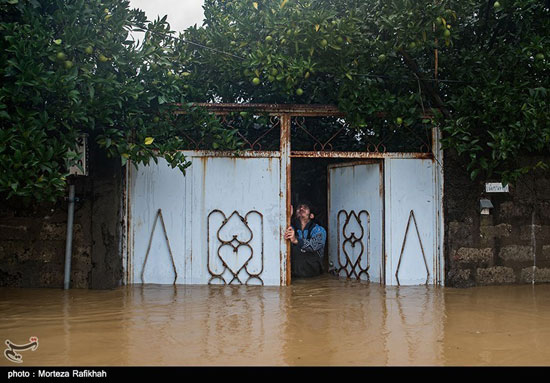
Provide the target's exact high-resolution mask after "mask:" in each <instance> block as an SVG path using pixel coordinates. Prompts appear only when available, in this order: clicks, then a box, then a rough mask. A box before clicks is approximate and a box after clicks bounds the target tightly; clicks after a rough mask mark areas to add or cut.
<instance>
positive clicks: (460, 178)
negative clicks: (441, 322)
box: [444, 151, 550, 287]
mask: <svg viewBox="0 0 550 383" xmlns="http://www.w3.org/2000/svg"><path fill="white" fill-rule="evenodd" d="M539 160H545V161H546V163H550V158H525V159H523V160H521V161H520V162H521V163H522V164H529V163H536V162H537V161H539ZM486 181H487V182H491V180H480V181H475V182H474V181H471V180H470V178H469V175H468V172H467V171H466V166H465V165H464V162H463V161H462V160H461V159H459V158H458V157H457V155H456V154H455V153H454V152H453V151H447V152H446V154H445V195H444V210H445V258H446V259H445V266H446V285H447V286H453V287H470V286H481V285H501V284H522V283H533V282H534V283H544V282H550V171H537V172H535V173H532V174H527V175H526V176H524V177H523V178H522V179H520V180H519V181H518V182H517V183H516V184H514V185H510V191H509V193H486V192H485V182H486ZM480 198H488V199H490V200H491V202H492V204H493V206H494V208H493V209H491V214H490V215H481V214H480V207H479V200H480Z"/></svg>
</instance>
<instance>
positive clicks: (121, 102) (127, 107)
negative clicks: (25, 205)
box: [0, 0, 231, 201]
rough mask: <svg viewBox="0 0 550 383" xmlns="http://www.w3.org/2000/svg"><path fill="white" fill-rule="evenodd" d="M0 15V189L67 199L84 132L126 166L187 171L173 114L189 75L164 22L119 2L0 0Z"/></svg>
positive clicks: (6, 192)
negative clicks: (156, 164)
mask: <svg viewBox="0 0 550 383" xmlns="http://www.w3.org/2000/svg"><path fill="white" fill-rule="evenodd" d="M0 12H1V15H2V16H1V20H0V34H1V37H0V63H1V65H0V78H2V88H1V89H0V124H1V127H2V129H1V131H0V193H2V194H3V195H5V196H7V198H10V197H14V196H18V197H23V198H27V199H35V200H39V201H40V200H51V201H53V200H55V199H56V198H57V197H58V196H60V195H62V194H63V192H64V189H65V185H66V177H67V176H68V171H67V169H68V168H69V166H70V165H72V164H76V161H77V160H78V158H77V156H76V155H75V154H74V149H75V143H76V139H77V137H78V136H79V135H81V134H82V133H86V134H89V136H90V139H91V140H94V141H95V142H97V143H98V144H99V146H100V147H101V148H103V149H104V150H105V153H106V155H108V156H113V157H119V158H120V159H121V161H122V163H123V164H125V163H126V161H127V160H133V161H134V163H136V164H137V163H148V162H149V161H150V160H151V159H153V160H155V161H156V159H157V156H161V157H164V158H166V159H167V160H168V162H169V164H170V165H172V166H173V167H176V166H177V167H179V168H180V169H181V170H184V169H185V168H186V167H187V166H188V165H189V162H188V161H187V160H186V159H185V158H184V157H183V155H182V153H181V152H178V151H176V149H179V148H180V147H181V145H182V142H183V139H182V137H180V136H179V135H178V134H177V133H178V132H177V126H176V125H175V124H173V119H174V118H173V115H172V114H171V113H170V112H171V110H172V109H173V108H174V105H173V104H174V103H181V102H184V100H185V88H184V86H185V84H184V82H185V79H184V77H183V76H180V74H181V72H180V70H179V68H178V67H176V66H175V65H174V63H177V62H178V61H179V52H177V51H175V50H174V44H173V39H171V38H170V36H169V25H168V24H167V23H166V17H164V18H162V19H159V20H156V21H154V22H152V23H149V22H147V20H146V17H145V15H144V13H143V12H142V11H139V10H136V9H130V8H129V4H128V1H119V0H101V1H100V0H91V1H85V0H54V1H51V0H20V1H18V0H0ZM132 30H141V31H145V36H144V39H143V41H142V42H141V43H139V44H138V43H137V42H136V41H133V39H132V37H131V35H130V32H131V31H132ZM194 117H195V120H196V121H198V122H199V124H198V125H197V129H201V127H204V126H212V125H213V123H212V119H211V118H209V116H207V115H204V114H201V113H199V112H195V113H194ZM201 119H202V120H204V121H203V122H201ZM205 121H206V122H208V123H205ZM226 141H227V140H225V141H224V143H223V144H227V143H226ZM229 144H231V143H229Z"/></svg>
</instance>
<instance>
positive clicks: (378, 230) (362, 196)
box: [328, 161, 384, 283]
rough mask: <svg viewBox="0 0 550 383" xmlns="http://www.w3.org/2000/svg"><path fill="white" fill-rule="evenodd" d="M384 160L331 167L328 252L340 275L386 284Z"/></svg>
mask: <svg viewBox="0 0 550 383" xmlns="http://www.w3.org/2000/svg"><path fill="white" fill-rule="evenodd" d="M382 166H383V163H382V161H369V162H365V161H363V162H354V163H343V164H334V165H329V167H328V217H329V221H328V222H329V224H328V239H329V242H328V249H329V261H330V267H331V268H332V269H334V271H335V272H336V273H337V275H339V276H341V277H347V278H351V279H358V280H366V281H367V280H368V281H371V282H378V283H384V262H383V248H384V247H383V243H384V242H383V241H384V235H383V230H382V228H383V216H384V214H383V210H384V203H383V195H384V186H383V185H384V183H383V172H382Z"/></svg>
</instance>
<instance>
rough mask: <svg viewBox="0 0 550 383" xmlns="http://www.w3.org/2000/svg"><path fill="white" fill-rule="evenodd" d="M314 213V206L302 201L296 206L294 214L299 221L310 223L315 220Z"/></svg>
mask: <svg viewBox="0 0 550 383" xmlns="http://www.w3.org/2000/svg"><path fill="white" fill-rule="evenodd" d="M314 211H315V210H314V208H313V205H312V204H311V203H310V202H308V201H300V203H298V205H296V209H295V211H294V214H295V215H296V218H298V219H299V220H304V221H310V220H312V219H313V218H315V214H314Z"/></svg>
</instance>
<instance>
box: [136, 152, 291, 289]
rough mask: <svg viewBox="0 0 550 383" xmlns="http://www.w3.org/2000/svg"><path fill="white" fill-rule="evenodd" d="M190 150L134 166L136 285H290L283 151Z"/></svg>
mask: <svg viewBox="0 0 550 383" xmlns="http://www.w3.org/2000/svg"><path fill="white" fill-rule="evenodd" d="M185 155H186V157H188V158H189V159H190V160H191V161H192V165H191V166H190V167H189V168H188V169H186V174H185V175H183V174H182V173H181V172H180V171H179V170H178V169H171V168H170V167H169V166H167V163H166V161H165V160H164V159H159V163H158V165H155V164H150V165H149V166H139V169H138V170H135V169H133V168H132V169H131V173H130V175H129V192H128V194H129V196H128V199H129V202H128V205H129V214H128V217H129V219H128V221H129V233H128V245H127V246H128V249H127V254H128V258H127V262H126V270H127V274H126V278H127V280H128V283H158V284H173V283H177V284H259V285H282V284H284V283H285V282H286V268H285V266H286V246H282V245H284V244H285V242H284V240H283V239H282V234H283V233H282V229H281V228H284V225H281V222H285V219H286V203H285V201H286V190H285V189H284V188H282V187H281V185H284V184H286V183H285V182H281V168H280V157H278V155H277V154H274V155H272V156H269V155H264V157H262V158H257V157H246V158H243V157H241V158H236V157H221V156H220V157H213V156H207V155H204V154H201V153H200V152H193V151H190V152H185Z"/></svg>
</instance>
